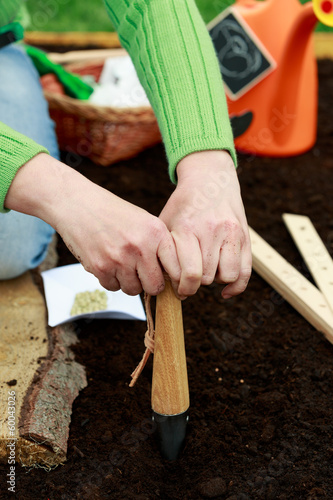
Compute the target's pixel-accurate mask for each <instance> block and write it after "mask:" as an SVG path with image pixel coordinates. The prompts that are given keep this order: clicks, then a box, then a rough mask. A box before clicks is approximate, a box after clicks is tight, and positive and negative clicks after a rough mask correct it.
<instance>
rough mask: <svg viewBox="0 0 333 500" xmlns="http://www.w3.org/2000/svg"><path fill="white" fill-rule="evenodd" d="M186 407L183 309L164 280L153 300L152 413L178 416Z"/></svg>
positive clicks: (187, 398)
mask: <svg viewBox="0 0 333 500" xmlns="http://www.w3.org/2000/svg"><path fill="white" fill-rule="evenodd" d="M189 404H190V399H189V388H188V378H187V367H186V355H185V342H184V330H183V318H182V305H181V301H180V300H179V299H178V298H177V297H176V295H175V293H174V291H173V288H172V285H171V282H170V279H169V277H166V279H165V289H164V290H163V292H162V293H160V294H159V295H158V296H157V298H156V315H155V347H154V363H153V381H152V409H153V410H154V411H155V412H156V413H159V414H161V415H177V414H179V413H183V412H185V411H186V410H187V409H188V408H189Z"/></svg>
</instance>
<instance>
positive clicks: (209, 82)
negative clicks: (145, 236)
mask: <svg viewBox="0 0 333 500" xmlns="http://www.w3.org/2000/svg"><path fill="white" fill-rule="evenodd" d="M5 2H6V5H8V4H10V2H13V4H14V3H15V4H17V0H16V2H14V1H13V0H0V12H1V8H2V5H3V4H4V3H5ZM105 4H106V8H107V11H108V13H109V15H110V17H111V20H112V22H113V24H114V26H115V28H116V30H117V32H118V35H119V38H120V40H121V43H122V45H123V46H124V48H126V49H127V51H128V52H129V54H130V56H131V58H132V60H133V63H134V65H135V68H136V70H137V73H138V76H139V78H140V81H141V83H142V85H143V87H144V89H145V91H146V93H147V95H148V98H149V100H150V102H151V104H152V107H153V109H154V112H155V114H156V117H157V120H158V123H159V127H160V130H161V134H162V137H163V142H164V145H165V149H166V154H167V157H168V161H169V174H170V178H171V180H172V181H173V182H176V175H175V170H176V166H177V163H178V162H179V161H180V160H181V159H182V158H183V157H184V156H186V155H188V154H190V153H193V152H195V151H202V150H211V149H224V150H227V151H229V152H230V154H231V156H232V158H233V160H234V163H235V164H236V153H235V149H234V143H233V137H232V131H231V126H230V121H229V117H228V110H227V105H226V99H225V94H224V89H223V83H222V79H221V74H220V70H219V66H218V61H217V58H216V55H215V51H214V48H213V44H212V42H211V39H210V36H209V34H208V31H207V29H206V27H205V24H204V22H203V20H202V18H201V16H200V14H199V11H198V9H197V7H196V4H195V2H194V0H105ZM0 19H2V17H1V16H0ZM1 70H2V71H5V68H0V71H1ZM41 151H45V149H44V148H42V147H41V146H39V145H37V144H36V143H35V142H33V141H31V140H29V139H27V138H26V137H24V136H22V135H20V134H17V133H16V132H14V131H13V130H11V129H9V127H6V126H5V125H4V124H2V123H0V211H6V209H5V208H4V206H3V202H4V199H5V196H6V193H7V190H8V188H9V186H10V183H11V181H12V179H13V178H14V176H15V173H16V172H17V170H18V169H19V168H20V167H21V166H22V165H23V164H24V163H26V162H27V161H28V160H29V159H30V158H32V157H33V156H34V155H36V154H38V153H39V152H41Z"/></svg>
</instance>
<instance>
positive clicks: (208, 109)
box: [105, 0, 237, 182]
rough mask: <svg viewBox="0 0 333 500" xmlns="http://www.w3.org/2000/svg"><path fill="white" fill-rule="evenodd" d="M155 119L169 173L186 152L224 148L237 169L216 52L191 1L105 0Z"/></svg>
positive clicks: (171, 172) (174, 177) (172, 173)
mask: <svg viewBox="0 0 333 500" xmlns="http://www.w3.org/2000/svg"><path fill="white" fill-rule="evenodd" d="M105 3H106V6H107V10H108V12H109V15H110V17H111V20H112V22H113V24H114V26H115V28H116V29H117V31H118V35H119V38H120V41H121V43H122V45H123V47H124V48H125V49H126V50H127V51H128V52H129V54H130V56H131V58H132V60H133V63H134V65H135V67H136V70H137V73H138V76H139V79H140V81H141V83H142V85H143V87H144V89H145V91H146V93H147V96H148V98H149V100H150V102H151V104H152V107H153V109H154V112H155V115H156V117H157V120H158V123H159V127H160V130H161V134H162V137H163V142H164V145H165V149H166V153H167V157H168V160H169V174H170V178H171V180H172V181H173V182H175V181H176V176H175V169H176V166H177V163H178V162H179V161H180V160H181V159H182V158H183V157H184V156H186V155H188V154H189V153H193V152H195V151H201V150H208V149H225V150H227V151H229V152H230V154H231V156H232V158H233V160H234V163H235V165H236V163H237V159H236V153H235V148H234V142H233V136H232V131H231V125H230V121H229V116H228V110H227V104H226V98H225V93H224V88H223V82H222V77H221V73H220V69H219V65H218V60H217V57H216V54H215V50H214V47H213V44H212V41H211V38H210V36H209V33H208V31H207V28H206V26H205V24H204V22H203V20H202V18H201V16H200V13H199V11H198V9H197V7H196V4H195V2H194V0H105Z"/></svg>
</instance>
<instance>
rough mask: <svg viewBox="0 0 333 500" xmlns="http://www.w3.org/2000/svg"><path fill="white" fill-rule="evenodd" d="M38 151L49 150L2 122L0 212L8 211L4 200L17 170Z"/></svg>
mask: <svg viewBox="0 0 333 500" xmlns="http://www.w3.org/2000/svg"><path fill="white" fill-rule="evenodd" d="M38 153H48V151H47V149H45V148H43V147H42V146H40V145H39V144H37V143H36V142H34V141H33V140H31V139H28V137H25V136H24V135H22V134H19V133H18V132H15V131H14V130H13V129H11V128H10V127H8V126H7V125H5V124H4V123H1V122H0V212H8V210H7V209H6V208H5V207H4V201H5V198H6V194H7V191H8V189H9V187H10V185H11V183H12V181H13V179H14V177H15V174H16V172H17V171H18V169H19V168H20V167H22V165H24V164H25V163H26V162H27V161H29V160H31V158H33V157H34V156H36V155H37V154H38Z"/></svg>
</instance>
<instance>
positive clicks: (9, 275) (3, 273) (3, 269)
mask: <svg viewBox="0 0 333 500" xmlns="http://www.w3.org/2000/svg"><path fill="white" fill-rule="evenodd" d="M28 269H29V262H28V261H27V262H22V261H20V262H17V261H14V259H13V260H10V259H8V260H7V262H3V261H1V263H0V280H10V279H13V278H17V277H18V276H20V275H21V274H23V273H24V272H25V271H28Z"/></svg>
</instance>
